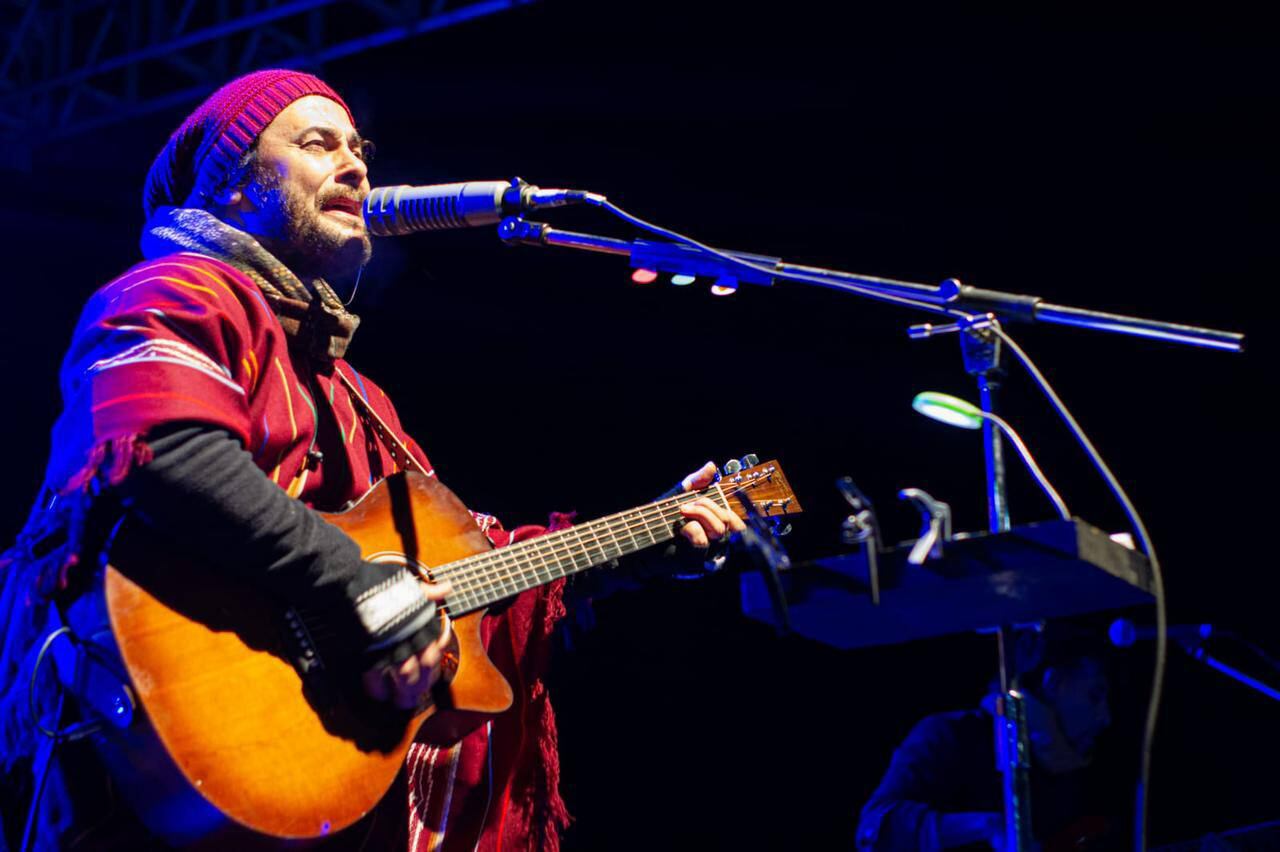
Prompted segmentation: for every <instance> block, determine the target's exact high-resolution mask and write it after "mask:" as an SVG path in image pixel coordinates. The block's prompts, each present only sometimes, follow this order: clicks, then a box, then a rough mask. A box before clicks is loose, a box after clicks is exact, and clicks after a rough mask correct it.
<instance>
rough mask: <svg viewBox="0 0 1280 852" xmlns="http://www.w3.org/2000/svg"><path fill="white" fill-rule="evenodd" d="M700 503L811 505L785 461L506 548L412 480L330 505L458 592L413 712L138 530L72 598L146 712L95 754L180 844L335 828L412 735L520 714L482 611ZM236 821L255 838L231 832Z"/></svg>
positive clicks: (610, 554)
mask: <svg viewBox="0 0 1280 852" xmlns="http://www.w3.org/2000/svg"><path fill="white" fill-rule="evenodd" d="M748 492H750V494H751V495H753V496H754V498H755V500H756V502H755V503H754V504H752V501H751V500H750V499H746V498H745V495H746V494H747V493H748ZM704 495H705V496H710V497H712V498H713V499H715V498H717V497H718V499H719V501H720V505H722V506H725V507H726V508H733V502H732V501H731V500H730V496H731V495H738V497H739V501H740V502H741V503H742V506H740V507H736V508H734V510H735V511H738V512H739V514H740V515H742V516H744V517H746V516H748V515H747V514H744V513H749V514H751V515H754V516H757V517H776V516H779V515H784V514H790V513H793V512H798V511H800V506H799V504H798V503H797V502H796V500H795V495H794V494H792V492H791V489H790V485H789V484H788V483H787V481H786V477H785V475H784V474H783V473H782V470H781V468H780V467H779V466H778V465H777V464H776V463H774V462H765V463H763V464H760V465H757V466H755V467H753V468H752V469H751V470H746V469H743V470H741V471H740V472H737V473H735V474H733V475H732V476H731V477H730V478H726V479H724V480H723V481H721V482H719V483H717V484H715V485H713V486H711V487H709V488H707V489H704V491H702V492H697V493H689V494H682V495H679V496H676V497H670V498H664V499H662V500H659V501H657V502H655V503H651V504H648V505H645V506H641V507H637V508H635V509H631V510H628V511H626V512H619V513H615V514H613V515H608V516H606V517H604V518H600V519H598V520H596V521H592V522H589V523H586V524H581V525H577V526H575V527H573V528H571V529H568V530H562V531H559V532H556V533H552V534H549V535H547V536H545V537H542V538H539V539H534V540H531V541H526V542H522V543H520V544H515V545H512V546H510V547H507V548H503V549H502V550H501V551H497V552H493V553H490V551H492V550H493V548H492V546H491V545H490V543H489V540H488V539H487V538H486V537H485V536H484V534H483V533H481V532H480V530H479V528H478V527H477V526H476V524H475V521H474V519H473V518H472V516H471V513H470V512H468V511H467V509H466V507H465V506H463V505H462V502H461V501H460V500H458V498H457V497H456V496H454V494H453V493H452V492H451V491H449V489H447V488H445V487H444V486H443V485H441V484H440V483H439V482H438V481H437V480H435V479H433V478H430V477H426V476H423V475H421V474H417V473H400V474H396V475H395V476H392V477H389V478H388V479H386V480H384V481H382V482H381V483H379V484H378V485H376V486H375V487H374V488H373V489H372V490H371V491H370V492H369V493H368V494H366V495H365V496H364V497H363V498H362V499H361V500H360V501H359V502H358V503H356V504H355V505H354V506H352V507H351V508H350V509H347V510H346V511H344V512H341V513H337V514H327V515H324V517H325V519H326V520H327V521H328V522H329V523H332V524H334V525H336V526H338V527H339V528H341V529H342V530H344V531H345V532H346V533H347V534H348V535H350V536H351V537H352V538H353V539H355V541H356V542H357V543H358V544H359V545H360V549H361V553H362V555H363V557H364V559H365V560H367V561H371V562H390V563H394V564H399V565H404V566H406V567H408V568H409V569H410V570H412V571H414V572H415V573H417V574H418V576H420V577H422V578H424V579H427V580H432V579H437V578H439V579H447V580H449V581H450V582H451V583H452V585H453V591H452V592H451V593H450V594H449V596H448V598H447V599H446V601H445V610H446V612H448V611H452V612H455V613H457V614H458V617H456V618H452V617H451V616H449V615H446V616H445V617H449V618H451V619H452V621H451V623H452V627H453V637H454V638H453V644H452V646H451V647H450V649H449V650H448V652H447V653H446V654H445V660H444V663H443V664H442V669H443V677H442V679H441V682H440V684H439V685H438V686H437V687H436V689H435V690H434V692H433V696H432V699H433V701H432V703H431V704H430V705H429V706H428V707H427V708H426V709H425V710H423V711H422V712H420V713H417V714H416V715H415V714H411V713H409V712H407V711H401V710H396V709H395V708H393V707H390V706H389V705H388V704H386V703H381V702H375V701H372V700H371V699H369V698H368V697H367V696H365V695H364V694H363V691H362V690H361V688H360V686H359V684H357V683H343V682H342V680H343V679H340V678H333V677H329V676H328V674H327V672H326V671H325V670H324V668H323V666H322V665H319V666H318V665H316V664H315V663H314V662H313V659H314V658H309V657H308V656H307V654H306V653H305V651H306V643H304V642H302V641H300V640H299V639H298V638H297V636H302V635H303V634H302V633H300V632H299V633H297V634H296V635H295V632H294V629H293V627H291V626H290V621H289V619H288V617H287V616H288V613H287V612H286V611H285V610H284V609H283V607H282V606H281V605H280V604H279V603H278V602H275V601H273V600H272V599H271V598H270V597H269V596H267V595H264V594H263V593H262V592H261V591H260V590H257V589H255V588H253V587H251V586H246V585H244V584H239V585H237V584H236V583H235V582H234V581H232V580H230V579H229V578H227V577H226V576H224V575H225V573H226V572H211V571H209V569H207V568H206V567H203V566H202V565H201V564H200V563H199V561H198V560H196V559H193V558H192V556H191V555H190V554H188V553H185V552H184V550H183V547H182V542H164V541H160V540H158V538H157V537H156V536H155V535H152V534H148V533H142V532H139V531H138V530H137V529H135V528H134V527H131V526H130V525H128V524H126V525H124V526H123V527H122V529H121V530H120V531H119V533H118V534H117V535H116V536H115V537H114V539H113V541H112V543H111V548H110V554H109V556H110V563H111V564H110V565H109V566H107V567H106V568H105V569H104V572H103V573H104V576H103V583H102V594H101V595H85V596H82V598H81V600H80V601H78V602H77V603H76V604H73V606H72V609H73V610H74V609H77V608H81V609H83V610H86V611H87V612H88V614H87V615H86V616H85V617H84V618H82V619H80V621H79V623H78V624H76V625H75V626H76V632H77V634H78V635H80V636H84V637H95V638H94V640H93V641H94V643H95V644H97V645H99V646H100V647H102V648H103V649H104V650H105V651H106V652H108V654H109V655H113V656H114V655H118V658H119V660H120V661H121V663H122V667H123V669H124V674H127V680H128V681H129V682H130V683H131V685H132V688H133V692H134V695H135V696H136V698H137V699H138V703H140V704H141V707H142V709H143V710H144V711H145V714H142V715H143V716H144V718H141V719H138V720H135V721H134V722H133V723H132V724H130V725H128V726H127V727H125V728H123V729H111V728H108V729H107V730H108V732H109V733H107V734H105V735H100V736H99V737H98V740H97V745H98V750H99V754H100V755H101V756H102V758H103V761H104V763H106V764H107V766H108V767H109V768H110V769H112V771H113V774H115V775H116V777H117V779H118V780H121V784H120V787H121V789H122V792H123V793H124V795H125V798H126V799H128V800H129V802H130V804H131V805H132V806H133V808H134V810H135V811H137V812H138V815H139V817H140V818H141V819H142V821H143V823H144V824H146V825H147V826H148V828H150V829H151V830H152V831H153V832H154V833H156V834H157V835H159V836H161V837H164V838H166V839H167V840H169V841H170V842H172V843H178V844H184V845H185V844H191V843H197V842H198V843H202V844H206V845H208V844H216V846H215V848H227V846H229V845H231V844H232V842H234V845H235V847H236V848H251V847H252V848H256V847H258V846H260V845H262V843H263V842H270V841H272V840H274V839H275V838H294V839H303V838H317V837H324V836H326V835H330V834H333V833H335V832H338V831H340V830H342V829H343V828H346V827H347V826H350V825H352V824H353V823H355V822H356V821H358V820H359V819H360V818H361V817H363V816H364V815H365V814H367V813H368V812H369V811H371V810H372V809H373V808H374V806H375V805H377V803H378V801H379V800H380V799H381V798H382V796H383V795H384V794H385V793H386V791H387V790H388V789H389V788H390V787H391V784H392V782H393V781H394V780H395V778H396V775H397V773H398V772H399V771H400V768H401V766H402V765H403V763H404V758H405V753H406V752H407V751H408V749H409V745H410V743H412V742H413V741H414V740H415V738H416V739H418V740H420V741H425V742H430V743H431V744H433V745H441V746H448V745H453V744H454V743H456V742H457V741H458V740H459V739H461V738H462V737H463V736H465V735H466V733H467V732H469V731H471V730H473V729H474V728H476V727H478V726H479V725H480V724H482V723H483V722H484V721H486V720H488V719H491V718H493V716H494V715H496V714H498V713H502V712H503V711H505V710H507V709H508V708H509V707H511V704H512V701H513V694H512V690H511V686H510V684H508V683H507V681H506V679H505V678H504V677H503V676H502V674H501V673H500V672H499V671H498V670H497V668H495V667H494V665H493V663H492V662H490V660H489V658H488V656H487V654H486V653H485V648H484V643H483V641H482V640H481V631H480V626H481V619H482V618H483V617H484V613H485V610H486V607H488V606H491V605H493V604H496V603H498V602H500V601H503V600H507V599H509V598H511V597H514V596H515V595H517V594H519V593H520V592H522V591H524V590H527V589H531V588H536V587H537V586H540V585H543V584H545V583H549V582H552V581H554V580H555V579H558V578H560V577H564V576H567V575H568V574H571V573H574V572H577V571H582V570H586V569H587V568H590V567H592V566H594V565H600V564H604V563H606V562H608V561H609V560H610V559H613V558H616V557H618V556H621V555H625V554H626V553H630V552H635V551H636V550H640V549H642V548H645V547H649V546H652V545H654V544H657V543H659V542H662V541H667V540H669V539H670V538H671V537H672V536H673V535H675V532H674V529H675V527H676V525H677V524H678V523H679V522H680V521H682V520H683V518H682V516H681V505H682V503H683V502H686V501H690V500H695V499H700V498H701V497H702V496H704ZM105 625H109V629H108V626H105ZM100 635H101V636H103V637H104V639H103V641H101V642H98V641H97V639H96V637H98V636H100ZM112 644H113V645H114V646H115V647H114V648H110V647H107V646H109V645H112ZM345 680H347V681H354V680H355V679H354V678H350V677H348V678H346V679H345ZM104 712H105V713H106V715H108V716H110V714H111V711H110V710H107V711H104ZM127 718H128V717H127V716H124V717H122V719H127ZM228 829H230V830H233V831H239V832H240V834H242V835H245V836H247V835H248V834H249V832H246V831H244V830H245V829H248V830H251V831H252V832H253V834H254V835H255V837H256V840H255V841H254V842H252V843H250V842H248V841H246V840H245V839H244V838H243V837H237V838H236V839H235V840H234V841H231V840H229V839H227V836H226V832H227V830H228Z"/></svg>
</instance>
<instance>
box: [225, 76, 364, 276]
mask: <svg viewBox="0 0 1280 852" xmlns="http://www.w3.org/2000/svg"><path fill="white" fill-rule="evenodd" d="M363 144H364V143H363V142H362V141H361V139H360V135H359V134H358V133H357V132H356V129H355V128H354V127H352V126H351V122H350V120H349V119H348V118H347V113H346V110H344V109H343V108H342V107H341V106H339V105H338V104H337V103H335V102H334V101H331V100H330V99H328V98H326V97H323V96H320V95H309V96H307V97H305V98H300V99H298V100H296V101H294V102H293V103H291V104H290V105H289V106H288V107H286V108H285V109H284V110H283V111H282V112H281V113H280V114H279V115H277V116H276V117H275V120H274V121H272V122H271V123H270V124H269V125H267V128H266V129H265V130H263V131H262V134H261V135H260V136H259V137H258V150H257V156H258V161H257V167H256V169H255V170H254V174H253V175H252V176H251V178H250V183H249V185H248V186H246V187H245V188H244V191H243V200H242V201H241V204H240V205H239V208H238V211H239V219H240V222H239V224H240V226H241V227H243V228H244V230H245V231H247V232H248V233H250V234H253V235H254V236H255V237H256V238H257V239H258V241H259V242H260V243H262V244H263V246H264V247H266V248H267V250H268V251H270V252H271V253H272V254H274V255H275V256H276V257H278V258H279V259H280V260H281V261H283V262H284V263H285V265H286V266H288V267H289V268H290V269H291V270H293V271H294V272H295V273H296V274H297V275H299V277H303V278H307V277H315V276H318V277H321V278H325V279H329V280H334V279H341V278H347V277H350V276H352V275H354V274H355V273H356V272H357V271H359V269H360V267H362V266H364V264H366V263H368V262H369V257H370V255H371V254H372V246H371V245H370V242H369V235H368V233H367V232H366V231H365V226H364V217H363V215H362V214H361V204H362V203H363V202H364V199H365V196H367V195H368V194H369V176H368V172H369V170H368V167H367V166H366V165H365V163H364V160H363V152H362V148H363Z"/></svg>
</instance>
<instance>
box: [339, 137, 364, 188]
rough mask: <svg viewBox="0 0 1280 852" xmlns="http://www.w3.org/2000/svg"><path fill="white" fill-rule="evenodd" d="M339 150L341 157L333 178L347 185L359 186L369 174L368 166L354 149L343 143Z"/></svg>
mask: <svg viewBox="0 0 1280 852" xmlns="http://www.w3.org/2000/svg"><path fill="white" fill-rule="evenodd" d="M339 151H340V152H341V153H340V154H339V157H340V158H341V160H340V162H339V164H338V171H337V174H336V175H334V180H336V181H338V182H339V183H342V184H345V185H347V186H351V187H355V188H356V189H359V188H360V185H361V184H362V183H364V179H365V178H366V177H368V175H369V166H368V165H367V164H366V163H365V161H364V160H362V159H361V158H360V157H359V156H358V155H357V154H356V153H355V151H353V150H351V149H350V148H348V147H347V146H345V145H343V146H342V147H341V148H340V149H339Z"/></svg>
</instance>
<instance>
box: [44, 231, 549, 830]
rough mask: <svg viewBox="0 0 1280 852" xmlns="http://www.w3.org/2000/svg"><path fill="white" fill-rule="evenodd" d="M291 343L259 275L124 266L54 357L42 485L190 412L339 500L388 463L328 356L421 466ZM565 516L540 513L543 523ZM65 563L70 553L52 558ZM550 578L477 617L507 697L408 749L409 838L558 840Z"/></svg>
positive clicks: (118, 467) (326, 364)
mask: <svg viewBox="0 0 1280 852" xmlns="http://www.w3.org/2000/svg"><path fill="white" fill-rule="evenodd" d="M289 342H290V340H289V337H288V336H287V335H286V333H285V331H284V329H283V328H282V326H281V323H280V321H279V320H278V319H277V317H276V315H275V314H274V313H273V312H272V310H271V308H270V307H269V306H268V303H267V301H266V300H264V298H263V294H262V292H261V291H260V290H259V288H258V286H256V285H255V284H254V282H253V281H252V280H251V279H250V278H249V277H248V276H247V275H245V274H244V273H242V272H241V271H239V270H238V269H237V268H236V267H234V266H231V265H230V264H228V263H225V262H223V261H221V260H218V259H215V258H213V257H208V256H205V255H201V254H196V253H188V252H181V253H176V254H171V255H167V256H164V257H159V258H155V259H152V260H148V261H145V262H143V263H141V264H139V265H137V266H135V267H134V268H133V269H131V270H129V271H128V272H126V273H125V274H124V275H122V276H121V277H119V278H117V279H116V280H115V281H112V282H111V283H109V284H107V285H106V286H105V287H103V288H102V289H100V290H99V291H98V292H97V293H95V294H94V296H93V297H92V299H90V301H89V303H88V305H87V307H86V308H85V311H84V313H83V315H82V317H81V319H80V322H79V325H78V326H77V328H76V331H75V336H74V339H73V341H72V344H71V347H70V350H69V352H68V353H67V356H66V359H65V361H64V363H63V367H62V378H61V381H62V392H63V398H64V400H65V409H64V412H63V414H62V416H61V417H60V418H59V420H58V422H57V424H56V426H55V428H54V434H53V447H54V450H53V455H52V457H51V459H50V464H49V471H48V474H47V478H46V484H47V485H48V486H49V487H50V488H51V489H52V490H55V491H58V492H62V493H72V492H74V491H75V490H76V489H78V488H80V487H81V486H82V485H84V484H85V483H87V482H89V481H90V480H91V479H92V478H93V477H94V476H96V475H98V474H102V475H103V476H105V478H107V479H108V480H111V481H119V480H120V479H121V478H122V477H124V476H125V475H127V473H128V470H129V467H130V466H131V465H132V464H135V463H138V462H141V461H145V460H146V458H147V450H146V447H145V443H144V442H143V436H145V435H146V434H147V432H148V430H150V429H151V428H153V427H155V426H156V425H158V424H161V423H166V422H173V421H201V422H205V423H211V424H216V425H217V426H221V427H222V428H224V429H226V430H227V431H229V432H230V433H232V434H233V435H235V436H237V437H238V438H239V439H240V441H241V442H242V443H243V445H244V447H245V449H246V450H248V451H249V452H250V453H251V454H252V456H253V459H254V461H255V463H256V464H257V465H258V466H259V467H260V468H261V469H262V470H263V472H265V473H266V474H267V476H268V477H270V479H271V480H272V481H273V482H275V483H276V484H278V485H279V486H280V487H281V488H284V489H285V490H286V491H287V492H288V493H289V494H290V495H291V496H293V497H296V498H298V499H299V500H302V501H303V502H304V503H306V504H308V505H310V506H312V507H315V508H318V509H323V510H326V511H333V510H336V509H339V508H340V507H342V506H343V505H344V504H346V503H347V502H348V501H350V500H353V499H356V498H358V497H360V496H361V495H362V494H363V493H365V492H366V491H367V490H368V489H369V488H370V487H371V486H372V485H373V484H374V483H375V482H377V481H378V480H379V479H381V478H383V477H385V476H387V475H389V474H391V473H394V472H396V470H397V466H396V464H395V462H394V461H393V460H392V458H391V455H390V453H389V452H388V450H387V448H386V447H385V446H383V445H382V443H381V442H379V441H378V439H377V438H376V437H375V436H374V434H373V432H372V430H370V431H366V429H365V424H364V420H363V418H362V417H361V416H360V411H359V406H358V405H357V404H356V403H355V402H354V401H353V399H352V398H351V396H350V394H349V393H348V391H347V389H346V387H345V386H344V385H343V383H341V382H340V381H338V380H337V377H335V376H333V375H332V373H331V370H337V371H340V372H341V373H342V374H343V375H344V376H346V377H347V378H348V379H350V381H351V382H352V384H354V385H355V386H356V387H357V388H359V390H360V394H361V396H362V397H363V398H364V399H365V400H366V401H367V402H368V403H369V405H370V406H372V408H373V409H374V410H375V411H376V412H377V413H378V414H379V416H380V417H381V418H382V419H383V420H384V421H385V422H386V423H387V425H388V426H389V427H390V428H391V429H393V430H394V431H395V432H396V434H397V436H398V437H400V438H401V440H403V441H404V442H405V444H406V446H408V448H409V449H410V451H411V452H412V453H413V454H414V456H415V457H416V459H417V460H418V461H419V462H420V463H421V464H422V465H423V467H424V469H425V470H428V471H431V470H432V467H431V463H430V462H429V461H428V459H427V457H426V454H425V453H423V451H422V449H421V448H420V447H419V446H418V445H417V444H416V443H415V442H413V441H412V439H410V438H409V437H408V436H407V435H405V434H404V432H403V428H402V427H401V425H400V420H399V418H398V417H397V415H396V412H395V408H394V407H393V406H392V404H391V401H390V400H389V399H388V398H387V396H386V394H385V393H383V391H382V390H381V389H380V388H379V387H378V386H377V385H375V384H374V383H373V382H372V381H370V380H369V379H368V378H366V377H365V376H363V375H361V374H359V373H357V372H356V371H355V370H354V369H353V368H352V367H351V365H350V364H348V363H347V362H346V361H345V360H342V359H337V360H334V361H331V362H330V361H323V359H315V360H313V359H311V358H309V357H306V356H298V355H295V354H294V353H292V352H291V351H290V347H289ZM322 361H323V362H322ZM317 450H318V451H319V452H320V453H322V454H323V456H322V460H321V461H320V462H319V464H316V463H315V462H314V459H315V458H316V457H315V455H314V453H312V451H317ZM309 453H310V454H311V459H312V463H310V464H309V463H308V456H309ZM476 519H477V523H478V524H480V526H481V528H482V529H484V531H485V532H486V533H487V535H488V536H489V539H490V540H491V541H492V542H493V544H494V545H495V546H498V547H501V546H503V545H506V544H508V543H510V542H513V541H519V540H522V539H525V538H529V537H532V536H535V535H539V534H541V533H542V532H543V531H544V529H543V528H542V527H521V528H519V529H516V530H515V531H513V532H507V531H506V530H504V529H502V528H501V526H500V525H498V524H497V522H496V521H495V520H494V519H493V518H492V517H491V516H486V515H477V516H476ZM567 522H568V519H567V518H566V517H565V516H555V517H554V518H553V525H560V524H567ZM72 565H74V559H68V560H64V561H63V563H62V564H61V565H59V566H58V568H59V570H60V571H63V572H65V571H66V570H67V569H68V568H69V567H71V566H72ZM65 579H66V578H65V576H62V577H60V578H59V580H61V581H63V582H65ZM561 584H562V581H561V582H560V583H555V584H551V585H548V586H544V587H542V588H540V589H537V590H535V591H532V592H527V593H525V594H523V595H521V596H520V597H519V598H517V599H516V600H515V601H514V602H513V603H512V604H511V605H510V606H509V607H508V608H506V609H505V610H504V611H502V612H501V613H500V614H498V615H496V616H491V617H487V618H486V619H485V620H484V623H483V628H482V631H483V636H484V639H485V642H486V645H487V647H488V648H489V653H490V656H491V658H492V659H493V660H494V662H495V663H496V664H497V665H498V666H499V668H500V669H502V670H503V671H504V674H506V676H507V677H508V679H509V680H510V681H511V683H512V686H513V687H514V688H515V690H516V701H515V704H514V706H513V707H512V709H511V710H510V711H508V712H507V713H505V714H503V716H501V717H499V718H498V719H497V720H496V721H495V722H494V723H493V724H492V726H491V730H489V729H486V728H481V729H479V730H477V731H475V732H473V733H472V734H470V735H469V736H468V737H466V738H465V739H464V740H463V741H461V742H460V743H458V744H456V745H455V746H453V747H452V748H448V749H437V748H433V747H428V746H426V745H423V744H414V746H413V747H412V748H411V749H410V751H409V756H408V761H407V767H406V769H407V777H406V779H405V780H406V782H407V787H408V797H407V804H408V808H409V818H408V826H409V838H408V848H409V849H410V850H428V849H452V848H468V849H469V848H473V846H474V845H475V843H476V837H477V833H478V832H479V831H480V829H481V823H482V822H483V834H482V836H481V837H480V844H479V848H480V849H485V850H488V849H494V850H496V849H502V848H506V849H525V848H539V849H555V848H557V847H558V845H559V844H558V831H559V829H561V828H563V827H564V826H565V825H566V824H567V822H568V814H567V812H566V810H565V807H564V803H563V802H562V800H561V799H560V796H559V792H558V789H557V782H558V775H559V768H558V759H557V756H556V730H555V720H554V715H553V713H552V710H551V705H550V703H549V701H548V698H547V695H546V689H545V686H544V685H543V682H542V680H541V679H540V674H541V670H542V666H543V664H544V663H545V660H546V656H547V651H548V645H549V639H550V634H551V630H552V627H553V625H554V624H555V622H556V620H557V619H558V618H559V617H560V616H561V615H562V614H563V611H564V608H563V604H562V603H561V592H562V588H561ZM490 739H491V741H492V748H493V754H492V755H490V745H489V741H490ZM490 763H492V766H493V770H494V776H495V777H494V778H493V779H489V777H488V772H489V769H488V767H489V765H490ZM490 785H492V792H490ZM394 804H396V803H384V807H382V808H380V810H381V811H383V812H385V811H387V808H388V806H390V805H394ZM352 830H353V831H357V830H359V829H352ZM381 833H382V832H381V831H379V834H381Z"/></svg>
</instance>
